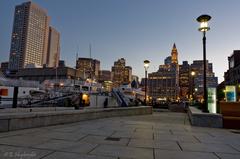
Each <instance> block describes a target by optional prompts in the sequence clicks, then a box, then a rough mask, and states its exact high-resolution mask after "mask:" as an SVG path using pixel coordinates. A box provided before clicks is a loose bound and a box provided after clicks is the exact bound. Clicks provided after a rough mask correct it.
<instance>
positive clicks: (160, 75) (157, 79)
mask: <svg viewBox="0 0 240 159" xmlns="http://www.w3.org/2000/svg"><path fill="white" fill-rule="evenodd" d="M164 62H165V64H164V65H160V66H159V69H158V71H157V72H152V73H149V74H148V83H147V85H148V87H147V92H148V95H149V96H150V97H151V98H152V99H167V100H176V99H178V97H179V65H178V52H177V48H176V45H175V44H174V45H173V48H172V52H171V56H170V57H167V58H166V59H165V61H164Z"/></svg>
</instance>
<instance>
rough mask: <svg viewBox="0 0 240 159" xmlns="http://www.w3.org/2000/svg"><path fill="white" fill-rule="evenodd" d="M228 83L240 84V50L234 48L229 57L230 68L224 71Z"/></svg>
mask: <svg viewBox="0 0 240 159" xmlns="http://www.w3.org/2000/svg"><path fill="white" fill-rule="evenodd" d="M224 80H225V84H226V85H239V84H240V50H234V51H233V53H232V55H231V56H229V57H228V70H227V72H225V73H224Z"/></svg>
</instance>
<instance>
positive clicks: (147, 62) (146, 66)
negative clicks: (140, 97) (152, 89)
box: [144, 60, 150, 104]
mask: <svg viewBox="0 0 240 159" xmlns="http://www.w3.org/2000/svg"><path fill="white" fill-rule="evenodd" d="M149 63H150V61H148V60H144V68H145V104H147V69H148V67H149Z"/></svg>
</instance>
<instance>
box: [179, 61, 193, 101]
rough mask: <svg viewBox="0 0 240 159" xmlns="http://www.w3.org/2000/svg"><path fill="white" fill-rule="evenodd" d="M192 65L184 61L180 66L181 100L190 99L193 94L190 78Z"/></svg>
mask: <svg viewBox="0 0 240 159" xmlns="http://www.w3.org/2000/svg"><path fill="white" fill-rule="evenodd" d="M190 77H191V76H190V65H189V64H188V62H187V61H183V63H182V65H179V87H180V98H181V99H185V98H189V93H190V92H191V90H190V89H191V88H190V86H191V78H190Z"/></svg>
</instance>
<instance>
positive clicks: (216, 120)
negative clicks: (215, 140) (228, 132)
mask: <svg viewBox="0 0 240 159" xmlns="http://www.w3.org/2000/svg"><path fill="white" fill-rule="evenodd" d="M188 117H189V119H190V122H191V124H192V125H193V126H201V127H212V128H222V127H223V119H222V115H221V114H213V113H204V112H202V111H201V110H199V109H197V108H195V107H189V108H188Z"/></svg>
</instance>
